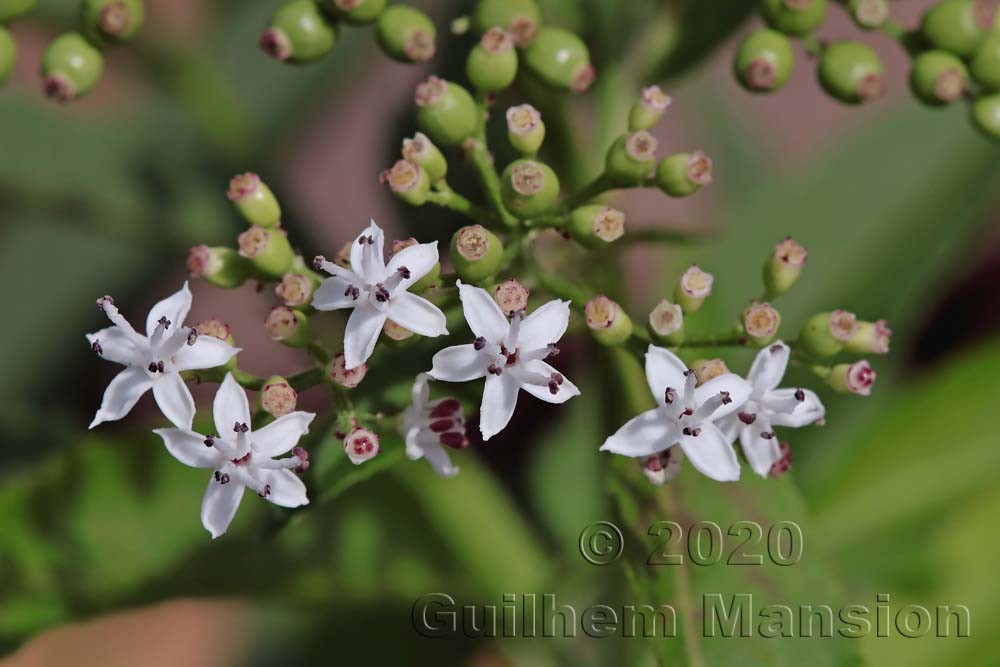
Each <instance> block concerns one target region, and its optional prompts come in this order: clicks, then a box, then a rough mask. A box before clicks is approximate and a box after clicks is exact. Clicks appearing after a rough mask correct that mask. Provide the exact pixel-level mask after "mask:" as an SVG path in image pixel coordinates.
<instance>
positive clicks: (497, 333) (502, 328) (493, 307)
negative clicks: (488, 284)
mask: <svg viewBox="0 0 1000 667" xmlns="http://www.w3.org/2000/svg"><path fill="white" fill-rule="evenodd" d="M455 284H456V285H457V286H458V296H459V298H460V299H461V300H462V310H463V311H464V313H465V321H466V322H468V323H469V328H470V329H472V333H474V334H475V335H476V336H477V337H482V338H485V339H486V340H487V341H489V342H491V343H497V344H499V343H500V341H502V340H503V339H504V337H506V336H507V331H508V330H509V329H510V322H508V321H507V318H506V317H504V314H503V312H502V311H501V310H500V306H498V305H497V302H496V301H494V300H493V297H492V296H490V293H489V292H487V291H486V290H484V289H480V288H478V287H473V286H472V285H466V284H465V283H463V282H462V281H461V280H456V281H455Z"/></svg>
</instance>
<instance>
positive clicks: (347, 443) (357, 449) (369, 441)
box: [344, 426, 380, 465]
mask: <svg viewBox="0 0 1000 667" xmlns="http://www.w3.org/2000/svg"><path fill="white" fill-rule="evenodd" d="M379 442H380V441H379V437H378V434H377V433H375V432H374V431H369V430H368V429H366V428H362V427H360V426H358V427H355V429H354V430H353V431H351V432H350V433H348V434H347V437H346V438H344V452H346V453H347V458H349V459H350V460H351V463H353V464H354V465H361V464H362V463H364V462H365V461H368V460H369V459H373V458H375V457H376V456H377V455H378V453H379Z"/></svg>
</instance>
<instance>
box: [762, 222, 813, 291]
mask: <svg viewBox="0 0 1000 667" xmlns="http://www.w3.org/2000/svg"><path fill="white" fill-rule="evenodd" d="M808 257H809V253H808V251H807V250H806V249H805V247H804V246H801V245H799V244H798V243H796V242H795V241H793V240H792V237H790V236H789V237H787V238H785V239H784V240H782V241H780V242H779V243H778V245H776V246H775V247H774V252H773V253H772V254H771V256H770V257H768V258H767V261H766V262H764V288H765V289H766V290H767V295H768V298H772V299H773V298H774V297H776V296H781V295H782V294H784V293H786V292H787V291H788V290H790V289H791V288H792V285H794V284H795V283H796V281H798V279H799V276H800V275H801V274H802V269H803V268H805V265H806V260H807V259H808Z"/></svg>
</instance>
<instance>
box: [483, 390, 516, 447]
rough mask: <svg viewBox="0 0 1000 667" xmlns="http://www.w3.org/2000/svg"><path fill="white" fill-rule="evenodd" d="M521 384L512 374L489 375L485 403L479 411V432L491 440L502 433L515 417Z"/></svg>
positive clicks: (484, 437) (484, 438)
mask: <svg viewBox="0 0 1000 667" xmlns="http://www.w3.org/2000/svg"><path fill="white" fill-rule="evenodd" d="M520 386H521V385H520V383H519V382H518V381H517V378H515V377H514V376H513V375H511V374H510V373H501V374H500V375H487V376H486V386H485V387H484V388H483V403H482V405H481V406H480V410H479V432H480V433H482V434H483V440H489V439H490V438H492V437H493V436H495V435H496V434H497V433H499V432H500V431H502V430H503V429H504V427H505V426H507V424H508V423H509V422H510V418H511V417H512V416H514V408H515V407H517V392H518V389H520Z"/></svg>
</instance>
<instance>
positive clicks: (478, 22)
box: [472, 0, 542, 48]
mask: <svg viewBox="0 0 1000 667" xmlns="http://www.w3.org/2000/svg"><path fill="white" fill-rule="evenodd" d="M541 24H542V10H541V9H539V7H538V4H537V3H536V2H535V0H480V2H479V4H478V5H476V10H475V12H473V14H472V27H473V28H474V29H475V31H476V32H478V33H485V32H486V31H487V30H489V29H490V28H503V29H504V30H506V31H508V32H509V33H510V34H511V36H512V37H513V38H514V43H515V44H517V45H518V46H519V47H522V48H523V47H525V46H527V45H528V44H530V43H531V42H532V40H534V39H535V37H537V36H538V29H539V26H541Z"/></svg>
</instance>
